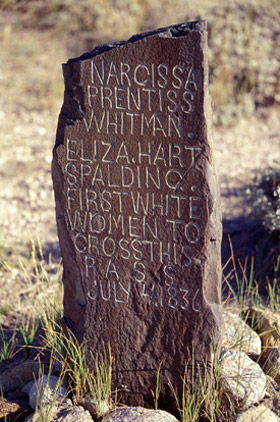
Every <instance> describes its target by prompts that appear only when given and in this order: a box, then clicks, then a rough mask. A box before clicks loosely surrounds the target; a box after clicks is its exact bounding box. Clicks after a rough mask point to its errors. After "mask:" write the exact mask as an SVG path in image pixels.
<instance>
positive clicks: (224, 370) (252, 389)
mask: <svg viewBox="0 0 280 422" xmlns="http://www.w3.org/2000/svg"><path fill="white" fill-rule="evenodd" d="M220 388H222V390H223V398H224V401H225V402H230V403H231V404H233V405H234V407H235V409H246V408H248V407H250V406H252V405H253V404H255V403H258V402H259V401H260V400H261V399H262V398H263V397H264V395H265V391H266V376H265V374H264V372H263V371H262V369H261V367H260V366H259V365H258V364H257V363H255V362H254V361H252V359H250V358H249V357H248V356H247V355H246V354H245V353H244V352H240V351H239V350H225V351H223V352H222V353H221V374H220Z"/></svg>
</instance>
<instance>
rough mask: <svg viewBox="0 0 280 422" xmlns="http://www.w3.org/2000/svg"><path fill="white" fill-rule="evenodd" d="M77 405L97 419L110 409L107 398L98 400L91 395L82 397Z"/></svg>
mask: <svg viewBox="0 0 280 422" xmlns="http://www.w3.org/2000/svg"><path fill="white" fill-rule="evenodd" d="M79 405H80V406H83V408H84V409H85V410H88V411H89V413H90V414H91V416H92V417H93V419H98V418H100V417H101V416H104V415H105V414H106V413H108V412H109V411H110V409H111V407H112V406H111V405H110V404H109V403H108V400H101V401H100V402H98V400H96V399H93V398H91V397H84V398H82V399H81V400H80V401H79Z"/></svg>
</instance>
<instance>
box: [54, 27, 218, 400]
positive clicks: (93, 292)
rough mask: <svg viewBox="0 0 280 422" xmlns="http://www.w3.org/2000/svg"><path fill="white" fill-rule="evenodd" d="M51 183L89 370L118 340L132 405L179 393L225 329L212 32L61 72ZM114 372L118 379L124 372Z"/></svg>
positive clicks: (139, 46)
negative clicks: (189, 366) (190, 368)
mask: <svg viewBox="0 0 280 422" xmlns="http://www.w3.org/2000/svg"><path fill="white" fill-rule="evenodd" d="M63 72H64V80H65V97H64V103H63V106H62V109H61V113H60V116H59V121H58V128H57V136H56V144H55V147H54V151H53V164H52V177H53V183H54V189H55V198H56V216H57V227H58V235H59V241H60V247H61V252H62V257H63V265H64V272H63V274H64V275H63V282H64V322H65V324H66V325H67V327H68V328H70V329H71V331H72V332H73V333H74V334H75V335H76V337H77V338H78V339H79V341H80V342H83V343H84V344H85V348H86V353H87V361H88V364H89V366H91V367H92V368H93V369H94V361H93V358H92V356H94V357H95V356H96V354H97V353H99V354H103V351H104V347H103V346H104V344H105V345H106V346H107V345H108V344H110V347H111V352H112V356H113V362H114V363H113V365H114V368H113V374H114V379H113V390H114V389H115V388H116V389H117V391H118V392H119V396H120V397H119V398H120V400H121V401H122V402H123V403H125V404H129V405H139V406H144V405H145V406H147V407H151V406H153V398H152V395H151V390H152V391H154V390H155V386H156V382H157V371H158V368H159V367H160V365H161V371H160V377H159V384H160V392H161V394H160V398H159V405H160V402H161V400H163V401H164V402H165V403H166V402H167V401H168V402H171V401H172V400H174V397H173V395H172V393H171V390H170V388H169V385H168V381H167V380H170V382H171V384H172V385H173V386H174V388H175V390H176V391H177V392H178V394H179V396H181V392H180V390H182V381H181V377H182V376H183V374H184V369H185V362H186V360H189V362H191V363H192V362H193V361H194V359H193V358H195V361H194V364H200V367H201V365H202V366H203V367H204V368H205V367H207V368H208V367H210V366H211V363H212V356H213V353H212V352H213V348H215V346H216V345H217V344H218V343H219V339H220V336H221V331H222V325H223V323H222V315H221V306H220V305H221V302H220V297H221V251H220V247H221V228H222V226H221V210H220V208H221V207H220V199H219V189H218V184H217V178H216V173H215V169H214V163H213V154H212V142H211V135H210V126H211V110H210V101H209V93H208V64H207V58H206V23H205V22H203V21H198V22H190V23H185V24H181V25H175V26H172V27H169V28H162V29H159V30H156V31H153V32H150V33H145V34H139V35H136V36H134V37H132V38H131V39H130V40H128V41H127V42H120V43H114V44H108V45H103V46H99V47H96V49H94V50H93V51H92V52H90V53H87V54H85V55H83V56H81V57H79V58H75V59H71V60H69V61H68V63H66V64H64V65H63ZM115 374H117V375H116V376H115Z"/></svg>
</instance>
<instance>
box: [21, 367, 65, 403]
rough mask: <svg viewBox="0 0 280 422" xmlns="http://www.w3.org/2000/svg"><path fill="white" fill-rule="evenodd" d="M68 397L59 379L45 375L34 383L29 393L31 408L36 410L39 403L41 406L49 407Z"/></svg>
mask: <svg viewBox="0 0 280 422" xmlns="http://www.w3.org/2000/svg"><path fill="white" fill-rule="evenodd" d="M66 396H67V390H66V388H65V387H64V385H62V383H61V380H60V379H59V378H58V377H55V376H54V375H49V376H48V375H43V376H42V377H41V378H39V379H38V380H36V381H34V384H33V386H32V387H31V389H30V391H29V406H30V407H31V408H32V409H35V408H36V406H37V403H38V402H39V401H40V404H41V405H48V404H51V403H54V402H55V401H56V400H58V399H64V398H65V397H66Z"/></svg>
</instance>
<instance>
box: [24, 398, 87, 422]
mask: <svg viewBox="0 0 280 422" xmlns="http://www.w3.org/2000/svg"><path fill="white" fill-rule="evenodd" d="M44 416H45V420H48V421H52V422H62V421H63V422H92V421H93V419H92V417H91V416H90V414H89V412H88V411H87V410H84V408H83V407H82V406H73V404H72V402H71V400H69V399H68V400H65V401H63V402H61V401H59V400H58V401H57V402H56V403H54V404H53V405H52V406H51V407H49V408H47V407H45V413H44ZM41 420H42V415H41V413H40V412H36V413H34V414H33V415H31V416H29V417H28V418H26V419H25V422H41Z"/></svg>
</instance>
